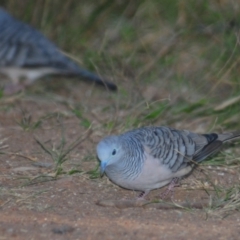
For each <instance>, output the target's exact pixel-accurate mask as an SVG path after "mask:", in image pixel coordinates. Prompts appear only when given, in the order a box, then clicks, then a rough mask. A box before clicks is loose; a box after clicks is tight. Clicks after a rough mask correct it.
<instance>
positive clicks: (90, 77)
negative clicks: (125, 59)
mask: <svg viewBox="0 0 240 240" xmlns="http://www.w3.org/2000/svg"><path fill="white" fill-rule="evenodd" d="M77 75H79V76H80V77H83V78H85V79H86V80H88V81H92V82H94V83H96V84H98V85H101V86H103V87H106V88H107V89H109V90H111V91H117V86H116V85H115V84H114V83H112V82H109V81H107V80H103V79H102V78H100V77H98V76H97V75H95V74H94V73H91V72H89V71H87V70H85V69H79V70H78V72H77Z"/></svg>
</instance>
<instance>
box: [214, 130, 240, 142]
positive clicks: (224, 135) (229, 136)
mask: <svg viewBox="0 0 240 240" xmlns="http://www.w3.org/2000/svg"><path fill="white" fill-rule="evenodd" d="M238 137H240V131H236V132H230V133H222V134H218V140H220V141H222V142H226V141H229V140H232V139H234V138H238Z"/></svg>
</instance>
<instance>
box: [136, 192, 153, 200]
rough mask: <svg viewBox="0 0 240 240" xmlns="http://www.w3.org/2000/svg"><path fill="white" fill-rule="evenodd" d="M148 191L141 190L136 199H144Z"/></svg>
mask: <svg viewBox="0 0 240 240" xmlns="http://www.w3.org/2000/svg"><path fill="white" fill-rule="evenodd" d="M149 192H150V191H145V192H141V193H140V194H139V195H138V197H137V200H144V199H145V197H146V196H147V195H148V193H149Z"/></svg>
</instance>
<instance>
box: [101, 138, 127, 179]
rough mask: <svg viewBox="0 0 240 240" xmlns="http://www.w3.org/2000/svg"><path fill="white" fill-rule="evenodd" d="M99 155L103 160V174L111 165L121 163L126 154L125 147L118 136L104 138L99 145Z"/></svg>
mask: <svg viewBox="0 0 240 240" xmlns="http://www.w3.org/2000/svg"><path fill="white" fill-rule="evenodd" d="M97 156H98V159H99V160H100V162H101V174H103V173H104V172H105V170H106V168H107V167H108V166H110V165H113V164H117V163H120V162H121V161H120V160H121V159H122V158H123V156H124V149H123V147H122V144H121V141H120V139H119V137H118V136H110V137H106V138H104V139H103V140H102V141H101V142H99V143H98V145H97Z"/></svg>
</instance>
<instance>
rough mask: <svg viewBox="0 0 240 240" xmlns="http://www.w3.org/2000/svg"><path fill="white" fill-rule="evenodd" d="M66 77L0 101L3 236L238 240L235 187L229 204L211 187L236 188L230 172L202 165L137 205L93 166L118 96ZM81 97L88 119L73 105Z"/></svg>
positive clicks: (0, 233) (234, 172)
mask: <svg viewBox="0 0 240 240" xmlns="http://www.w3.org/2000/svg"><path fill="white" fill-rule="evenodd" d="M55 80H56V79H55ZM65 80H66V79H65ZM65 80H64V79H63V80H61V81H60V83H59V84H58V87H59V88H57V89H54V90H50V91H48V93H46V92H44V91H43V92H40V93H39V92H36V91H35V88H36V89H38V88H40V89H41V87H42V88H44V87H45V88H49V89H51V86H52V85H51V84H52V82H51V83H49V84H48V83H46V82H44V81H42V82H41V81H39V82H38V83H36V86H33V87H32V88H30V90H29V91H27V93H24V94H19V95H15V96H11V97H4V98H2V100H1V109H2V111H1V115H0V119H1V128H0V134H1V153H2V154H1V155H0V161H1V173H0V183H1V185H0V187H1V188H0V189H1V190H0V212H1V220H0V223H1V224H0V236H1V237H0V239H213V238H215V239H238V236H239V233H240V230H239V229H240V215H239V213H238V212H237V211H236V209H237V208H236V204H238V202H237V201H238V198H239V197H238V194H239V193H238V191H235V190H236V189H235V190H234V191H235V192H234V191H232V192H231V193H230V192H229V193H228V194H230V195H231V196H229V199H228V200H226V197H225V196H224V194H221V192H219V195H220V196H219V197H218V198H217V197H216V189H214V186H218V187H219V186H226V187H231V186H234V185H235V184H237V183H238V181H239V172H238V171H237V169H236V168H234V167H231V166H230V167H219V166H218V167H217V166H208V165H207V166H204V165H201V166H199V167H198V168H197V169H195V171H194V172H193V173H192V174H191V175H190V176H189V177H187V178H185V179H183V180H182V181H181V182H180V185H179V186H178V187H176V188H175V192H174V194H173V195H171V196H169V197H168V198H167V199H165V200H164V203H163V202H161V200H160V198H159V195H160V193H161V191H164V189H158V190H155V191H152V192H151V193H150V194H149V195H148V196H147V197H146V199H145V201H140V202H139V201H138V202H136V196H137V194H138V193H136V192H133V191H129V190H125V189H121V188H119V187H117V186H115V185H113V184H112V183H111V182H110V181H109V180H108V179H107V178H106V177H105V176H104V177H102V178H100V176H99V173H98V169H97V168H98V161H97V158H96V151H95V147H96V144H97V142H98V141H99V140H100V139H101V138H102V137H103V136H105V135H107V134H108V131H109V128H105V129H101V126H103V125H102V121H104V120H101V119H104V118H112V117H113V112H114V111H113V110H111V105H114V102H115V99H116V97H117V96H116V95H118V94H117V93H109V92H107V91H106V90H105V89H101V88H97V87H93V86H91V85H89V84H87V83H83V82H77V81H76V82H74V86H73V85H72V83H69V82H68V83H67V82H65ZM68 81H71V80H68ZM73 81H75V80H73ZM45 85H47V86H45ZM53 85H54V84H53ZM43 86H44V87H43ZM70 92H71V94H70ZM103 96H105V97H104V98H103ZM79 103H81V106H82V108H83V109H82V110H81V111H82V112H84V119H83V117H81V116H80V115H81V114H78V117H77V115H76V111H75V112H74V111H73V109H75V110H76V106H77V105H78V104H79ZM103 109H108V110H107V111H105V114H100V112H104V111H103ZM115 114H116V115H115V116H114V117H116V118H117V117H119V116H120V115H121V114H122V113H119V112H115ZM87 119H88V120H87ZM88 121H89V122H90V123H91V124H90V125H88V124H87V123H88ZM75 140H76V141H75ZM73 142H75V143H76V146H75V147H74V148H73V149H70V145H71V143H73ZM68 149H70V151H69V154H67V156H66V158H65V160H66V161H65V162H63V163H62V164H59V165H57V163H56V162H54V159H55V161H58V160H59V159H60V158H61V156H62V155H63V154H64V153H65V152H66V151H67V150H68ZM226 151H227V150H226ZM51 154H52V155H51ZM57 159H58V160H57ZM56 168H58V173H56ZM166 203H171V204H170V205H169V204H166Z"/></svg>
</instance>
